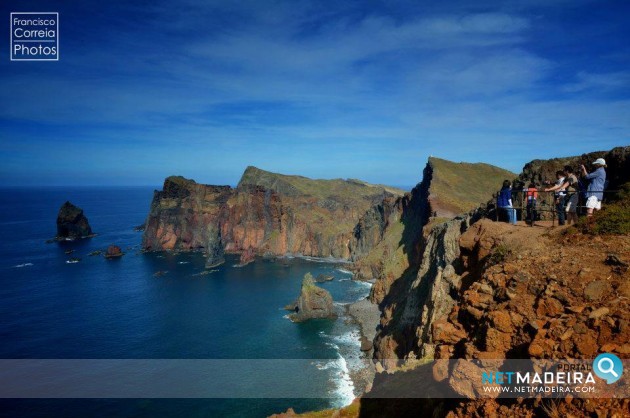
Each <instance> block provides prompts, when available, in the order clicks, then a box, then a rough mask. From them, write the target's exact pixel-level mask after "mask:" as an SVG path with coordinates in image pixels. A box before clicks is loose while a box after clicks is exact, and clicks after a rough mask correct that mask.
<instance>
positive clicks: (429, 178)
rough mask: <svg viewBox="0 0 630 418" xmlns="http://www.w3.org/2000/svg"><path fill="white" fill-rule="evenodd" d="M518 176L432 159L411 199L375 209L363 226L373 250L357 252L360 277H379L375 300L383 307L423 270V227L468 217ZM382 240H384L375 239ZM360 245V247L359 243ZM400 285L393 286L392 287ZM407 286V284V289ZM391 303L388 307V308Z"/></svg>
mask: <svg viewBox="0 0 630 418" xmlns="http://www.w3.org/2000/svg"><path fill="white" fill-rule="evenodd" d="M515 176H516V175H515V174H513V173H510V172H509V171H506V170H503V169H501V168H498V167H494V166H491V165H488V164H480V163H478V164H469V163H454V162H451V161H447V160H442V159H439V158H435V157H431V158H429V161H428V163H427V165H426V167H425V168H424V172H423V177H422V182H421V183H419V184H418V185H417V186H416V187H415V188H414V189H413V190H412V191H411V193H410V194H407V195H405V196H404V197H402V198H398V199H396V200H395V201H389V202H387V201H384V202H383V203H382V204H381V205H379V206H377V207H374V208H373V210H372V211H370V212H368V213H367V214H366V216H364V218H362V220H361V222H360V223H359V227H360V228H361V232H362V235H363V236H364V237H369V240H368V242H369V245H362V246H361V247H360V248H361V249H364V248H371V249H370V250H369V251H367V252H366V251H357V252H358V253H360V254H361V257H357V259H358V261H357V262H356V263H355V268H356V271H357V275H358V276H359V277H365V278H376V279H377V281H376V283H375V284H374V287H373V288H372V294H371V300H372V301H373V302H375V303H379V304H381V303H383V302H384V300H385V298H386V296H387V295H390V296H389V299H392V300H393V299H395V298H394V297H393V296H392V295H393V294H394V293H395V292H396V289H399V288H406V285H408V284H409V283H411V282H413V281H414V280H415V279H416V276H417V274H418V269H419V268H420V266H421V265H424V264H425V262H428V261H426V260H422V259H421V256H422V251H423V247H424V246H425V245H428V244H427V243H428V242H429V241H428V240H427V237H426V236H425V232H428V231H430V230H431V228H430V227H428V228H425V225H427V224H429V223H430V224H431V225H437V224H439V223H440V222H443V221H445V220H446V219H447V218H450V217H452V216H454V215H455V214H461V213H466V212H468V211H471V210H473V209H474V208H476V207H478V206H479V205H480V204H481V203H482V202H486V201H487V200H488V199H489V198H490V197H491V196H492V193H493V192H495V191H496V190H497V188H498V187H499V186H500V185H501V182H502V181H503V180H504V179H506V178H514V177H515ZM374 238H380V240H376V241H375V240H374ZM358 244H361V242H360V241H358ZM395 282H397V283H396V286H394V283H395ZM405 283H406V284H405ZM390 305H392V304H391V303H388V304H387V306H386V307H385V308H384V309H385V310H387V309H390V308H391V307H392V306H393V305H392V306H390Z"/></svg>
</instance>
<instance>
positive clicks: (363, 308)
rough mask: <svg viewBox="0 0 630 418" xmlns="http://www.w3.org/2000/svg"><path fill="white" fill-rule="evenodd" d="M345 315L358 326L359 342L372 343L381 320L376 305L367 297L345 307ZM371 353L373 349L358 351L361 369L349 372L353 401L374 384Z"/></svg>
mask: <svg viewBox="0 0 630 418" xmlns="http://www.w3.org/2000/svg"><path fill="white" fill-rule="evenodd" d="M346 313H347V315H348V317H349V318H350V320H351V321H352V322H354V323H356V324H357V325H358V326H359V335H360V336H361V338H360V339H359V342H360V341H361V340H362V339H363V338H367V339H368V340H369V341H370V343H372V342H373V341H374V337H375V336H376V327H377V326H378V325H379V323H380V318H381V312H380V310H379V308H378V305H376V304H374V303H372V302H370V300H369V299H368V297H365V298H363V299H360V300H358V301H356V302H354V303H351V304H349V305H346ZM373 353H374V347H372V348H371V349H370V350H369V351H360V356H361V360H362V364H363V367H361V368H359V369H357V370H351V371H350V378H351V379H352V381H353V383H354V387H355V389H356V394H355V399H356V398H360V397H361V396H363V395H364V394H365V393H367V392H369V391H370V389H371V387H372V383H373V382H374V377H375V375H376V368H375V366H374V362H373V361H372V355H373Z"/></svg>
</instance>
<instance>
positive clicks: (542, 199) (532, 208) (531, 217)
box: [493, 189, 620, 226]
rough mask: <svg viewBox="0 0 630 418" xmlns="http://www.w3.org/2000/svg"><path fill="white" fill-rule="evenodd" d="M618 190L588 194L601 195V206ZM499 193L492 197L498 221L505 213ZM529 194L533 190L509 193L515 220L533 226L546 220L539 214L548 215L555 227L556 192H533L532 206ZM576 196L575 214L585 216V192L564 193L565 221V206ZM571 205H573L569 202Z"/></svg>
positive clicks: (517, 190) (563, 208)
mask: <svg viewBox="0 0 630 418" xmlns="http://www.w3.org/2000/svg"><path fill="white" fill-rule="evenodd" d="M618 192H620V190H604V191H593V192H590V193H598V194H600V193H601V194H602V196H603V199H602V205H603V204H604V202H605V201H606V196H610V195H612V194H615V193H618ZM499 193H500V192H497V193H495V195H494V199H493V200H494V204H495V220H496V221H497V222H498V221H499V214H500V212H505V210H502V209H508V208H501V207H499V204H498V197H499ZM530 193H534V189H529V190H528V189H516V190H512V191H511V196H512V208H511V209H513V210H515V211H516V214H515V216H516V220H517V221H518V220H522V221H526V223H528V224H529V225H530V226H534V225H535V223H536V221H544V220H548V219H549V218H547V219H542V217H541V214H550V219H551V226H555V225H556V220H557V218H558V211H559V209H558V207H557V204H558V200H557V198H558V192H557V191H551V192H546V191H543V190H535V193H536V196H537V198H536V199H535V202H534V203H533V205H530V204H528V196H529V194H530ZM574 195H577V204H576V207H575V208H576V212H577V214H578V216H583V215H585V214H586V210H587V207H586V200H587V198H586V192H582V191H565V195H564V203H563V205H562V210H564V211H565V219H566V213H567V212H566V206H567V204H568V203H569V201H570V200H571V197H573V196H574ZM571 203H575V202H574V201H571Z"/></svg>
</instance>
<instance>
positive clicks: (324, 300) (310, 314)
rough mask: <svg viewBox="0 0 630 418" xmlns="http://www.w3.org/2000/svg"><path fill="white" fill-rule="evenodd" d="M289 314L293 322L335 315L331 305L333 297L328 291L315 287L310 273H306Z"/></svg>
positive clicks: (331, 317) (330, 317)
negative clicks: (298, 295) (291, 311)
mask: <svg viewBox="0 0 630 418" xmlns="http://www.w3.org/2000/svg"><path fill="white" fill-rule="evenodd" d="M293 310H294V311H295V312H294V313H293V314H291V315H290V318H291V320H292V321H293V322H303V321H307V320H309V319H316V318H329V319H334V318H336V317H337V315H336V314H335V310H334V307H333V298H332V296H331V295H330V293H329V292H328V291H327V290H325V289H322V288H321V287H317V286H316V285H315V280H314V279H313V276H312V275H311V274H310V273H306V275H305V276H304V280H303V281H302V290H301V291H300V297H299V298H298V300H297V302H296V304H295V306H294V309H293Z"/></svg>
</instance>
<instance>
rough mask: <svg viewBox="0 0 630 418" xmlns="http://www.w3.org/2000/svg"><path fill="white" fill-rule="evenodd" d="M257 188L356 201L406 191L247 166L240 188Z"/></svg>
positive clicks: (400, 194) (294, 194) (399, 194)
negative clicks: (316, 178) (385, 192)
mask: <svg viewBox="0 0 630 418" xmlns="http://www.w3.org/2000/svg"><path fill="white" fill-rule="evenodd" d="M243 185H257V186H263V187H266V188H268V189H272V190H276V191H277V192H279V193H284V194H289V195H293V196H296V195H308V196H312V197H315V198H318V199H327V198H331V197H332V198H335V199H343V200H345V199H353V198H354V199H356V198H362V197H372V196H376V195H381V194H383V192H384V191H388V192H389V193H392V194H394V195H397V196H402V195H403V194H404V193H405V192H404V191H403V190H400V189H396V188H394V187H389V186H381V185H374V184H370V183H366V182H364V181H361V180H343V179H332V180H314V179H310V178H307V177H302V176H290V175H285V174H277V173H272V172H269V171H265V170H261V169H259V168H256V167H252V166H250V167H247V169H246V170H245V172H244V173H243V177H242V178H241V181H240V182H239V186H243Z"/></svg>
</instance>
